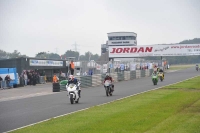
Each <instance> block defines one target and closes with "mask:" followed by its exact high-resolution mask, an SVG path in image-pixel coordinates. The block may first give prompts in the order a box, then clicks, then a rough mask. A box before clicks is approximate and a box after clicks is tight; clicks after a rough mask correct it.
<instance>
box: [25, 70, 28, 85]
mask: <svg viewBox="0 0 200 133" xmlns="http://www.w3.org/2000/svg"><path fill="white" fill-rule="evenodd" d="M27 82H28V76H27V74H26V72H25V73H24V85H25V86H27Z"/></svg>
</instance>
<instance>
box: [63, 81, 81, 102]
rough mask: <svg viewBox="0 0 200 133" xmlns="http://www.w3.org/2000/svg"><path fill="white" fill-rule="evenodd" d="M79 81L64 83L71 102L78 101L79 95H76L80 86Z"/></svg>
mask: <svg viewBox="0 0 200 133" xmlns="http://www.w3.org/2000/svg"><path fill="white" fill-rule="evenodd" d="M80 84H81V83H80V82H79V83H78V84H77V85H76V84H69V85H68V86H67V85H66V88H67V92H68V96H69V99H70V102H71V104H74V102H75V103H78V102H79V99H80V97H79V95H78V89H77V88H78V87H79V86H80Z"/></svg>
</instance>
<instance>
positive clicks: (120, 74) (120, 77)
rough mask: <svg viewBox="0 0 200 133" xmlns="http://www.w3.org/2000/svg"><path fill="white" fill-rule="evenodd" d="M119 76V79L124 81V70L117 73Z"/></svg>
mask: <svg viewBox="0 0 200 133" xmlns="http://www.w3.org/2000/svg"><path fill="white" fill-rule="evenodd" d="M117 78H118V81H123V80H124V72H122V73H117Z"/></svg>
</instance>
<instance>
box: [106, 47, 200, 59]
mask: <svg viewBox="0 0 200 133" xmlns="http://www.w3.org/2000/svg"><path fill="white" fill-rule="evenodd" d="M190 55H200V44H171V45H145V46H142V45H141V46H109V58H115V57H118V58H119V57H123V58H124V57H145V56H190Z"/></svg>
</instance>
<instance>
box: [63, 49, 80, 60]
mask: <svg viewBox="0 0 200 133" xmlns="http://www.w3.org/2000/svg"><path fill="white" fill-rule="evenodd" d="M62 57H63V58H66V59H67V58H69V57H75V60H78V58H79V52H77V51H71V50H67V51H66V52H65V54H63V55H62Z"/></svg>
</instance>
